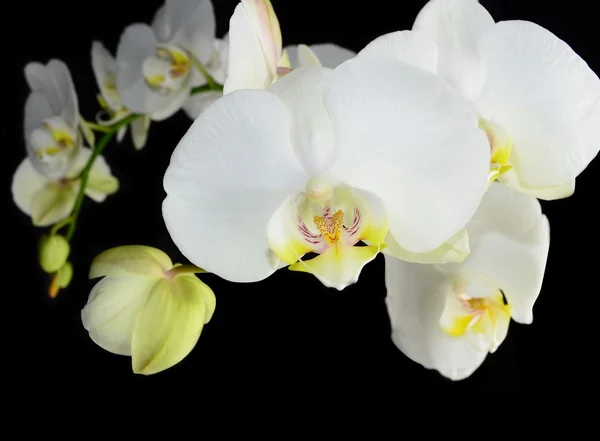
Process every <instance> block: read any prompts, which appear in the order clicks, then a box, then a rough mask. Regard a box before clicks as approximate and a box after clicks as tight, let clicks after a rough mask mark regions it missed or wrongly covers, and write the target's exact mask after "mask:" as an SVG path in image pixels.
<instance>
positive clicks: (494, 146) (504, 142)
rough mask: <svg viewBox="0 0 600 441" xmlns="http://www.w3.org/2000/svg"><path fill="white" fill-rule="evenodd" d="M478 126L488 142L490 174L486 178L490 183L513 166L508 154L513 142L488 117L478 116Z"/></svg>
mask: <svg viewBox="0 0 600 441" xmlns="http://www.w3.org/2000/svg"><path fill="white" fill-rule="evenodd" d="M479 128H480V129H481V130H483V131H484V132H485V134H486V135H487V137H488V140H489V142H490V149H491V155H492V156H491V159H490V174H489V177H488V180H489V182H490V183H492V182H493V181H495V180H496V179H498V178H499V177H500V176H502V175H503V174H504V173H506V172H507V171H509V170H511V169H512V167H513V166H512V164H511V162H510V154H511V152H512V147H513V142H512V139H511V138H510V136H509V135H508V133H506V131H505V130H504V129H503V128H502V127H500V126H499V125H498V124H496V123H495V122H494V121H492V120H490V119H485V118H479Z"/></svg>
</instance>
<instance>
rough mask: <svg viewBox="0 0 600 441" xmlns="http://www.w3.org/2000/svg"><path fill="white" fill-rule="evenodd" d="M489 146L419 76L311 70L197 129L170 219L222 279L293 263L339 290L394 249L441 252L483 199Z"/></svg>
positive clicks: (216, 112) (169, 204)
mask: <svg viewBox="0 0 600 441" xmlns="http://www.w3.org/2000/svg"><path fill="white" fill-rule="evenodd" d="M486 145H487V138H486V137H485V135H484V133H483V132H481V130H479V128H478V122H477V115H476V114H475V113H474V112H473V110H472V108H471V107H470V106H469V105H468V103H466V102H465V101H464V100H463V99H462V98H461V97H460V96H459V95H458V94H456V93H455V92H454V91H453V90H452V89H451V88H449V87H447V86H446V85H445V84H444V83H443V82H442V81H441V80H440V79H439V78H437V77H436V76H435V75H431V74H430V73H428V72H424V71H422V70H421V69H417V68H414V67H413V66H410V65H407V64H405V63H400V62H397V61H395V60H373V61H371V60H366V61H365V59H353V60H349V61H347V62H345V63H343V64H342V65H340V66H339V67H337V68H336V69H335V70H332V69H328V68H325V67H303V68H299V69H296V70H294V71H292V72H291V73H289V74H287V75H285V76H284V77H282V78H281V79H280V80H278V81H277V82H276V83H275V84H273V85H272V86H271V87H270V88H269V89H268V90H240V91H236V92H233V93H231V94H228V95H225V96H224V97H223V98H221V99H219V100H218V101H217V102H215V103H214V104H213V105H212V106H211V107H210V108H208V109H207V110H206V111H205V112H204V113H203V114H202V115H201V116H200V117H199V118H198V119H197V120H196V121H195V122H194V123H193V125H192V126H191V128H190V129H189V130H188V132H187V133H186V135H185V136H184V137H183V139H182V140H181V141H180V143H179V144H178V146H177V147H176V149H175V151H174V153H173V156H172V158H171V163H170V165H169V167H168V169H167V172H166V174H165V178H164V187H165V190H166V193H167V197H166V199H165V201H164V202H163V216H164V219H165V222H166V226H167V229H168V231H169V233H170V235H171V237H172V239H173V240H174V242H175V244H176V245H177V246H178V247H179V249H180V250H181V251H182V252H183V254H184V255H185V256H186V257H187V258H188V259H189V260H190V261H191V262H193V263H194V264H196V265H200V266H202V268H205V269H206V270H207V271H210V272H212V273H215V274H217V275H219V276H220V277H222V278H224V279H227V280H230V281H234V282H254V281H259V280H262V279H264V278H266V277H268V276H269V275H271V274H272V273H273V272H274V271H276V270H277V269H278V268H281V267H282V266H285V265H291V266H290V267H289V268H290V269H291V270H295V271H304V272H309V273H312V274H314V275H315V276H316V277H317V278H318V279H319V280H320V281H321V282H322V283H323V284H324V285H326V286H328V287H334V288H337V289H340V290H341V289H343V288H344V287H345V286H347V285H349V284H352V283H355V282H356V281H357V279H358V276H359V273H360V271H361V269H362V267H363V266H364V265H365V264H367V263H368V262H369V261H371V260H373V259H374V258H375V257H376V255H377V254H378V252H379V251H380V250H381V249H382V248H384V247H386V246H387V245H388V242H394V243H395V248H402V249H404V250H406V251H407V252H411V253H423V254H428V253H431V252H433V253H434V254H435V253H437V252H438V248H439V247H442V248H443V247H445V246H446V245H445V241H447V240H448V239H449V238H451V237H452V236H453V235H454V234H456V233H457V232H458V231H459V230H460V229H461V228H462V227H464V225H465V224H466V223H467V222H468V220H469V219H470V218H471V216H472V215H473V214H474V213H475V211H476V209H477V206H478V204H479V202H480V200H481V198H482V196H483V194H484V193H485V191H486V189H487V170H486V169H485V167H484V166H485V165H486V164H488V163H489V151H487V149H486V148H485V146H486ZM360 242H362V243H363V244H364V245H365V246H355V245H358V244H359V243H360ZM390 248H392V247H390ZM311 253H316V254H318V256H317V257H315V258H313V259H310V260H309V259H308V257H309V256H306V258H303V256H305V255H307V254H311Z"/></svg>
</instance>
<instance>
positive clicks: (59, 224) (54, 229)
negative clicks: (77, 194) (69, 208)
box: [50, 216, 73, 236]
mask: <svg viewBox="0 0 600 441" xmlns="http://www.w3.org/2000/svg"><path fill="white" fill-rule="evenodd" d="M71 222H73V216H69V217H67V218H66V219H63V220H61V221H60V222H57V223H56V224H55V225H54V226H53V227H52V229H51V230H50V235H51V236H54V235H55V234H56V233H58V230H60V229H61V228H63V227H65V226H67V225H68V224H70V223H71Z"/></svg>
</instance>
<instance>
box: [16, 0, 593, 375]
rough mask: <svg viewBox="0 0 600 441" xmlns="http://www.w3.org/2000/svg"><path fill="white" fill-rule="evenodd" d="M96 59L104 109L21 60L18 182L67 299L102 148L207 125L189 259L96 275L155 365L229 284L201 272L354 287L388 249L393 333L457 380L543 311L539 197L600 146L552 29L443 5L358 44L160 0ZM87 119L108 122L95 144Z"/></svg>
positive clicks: (131, 337)
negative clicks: (172, 120) (298, 35)
mask: <svg viewBox="0 0 600 441" xmlns="http://www.w3.org/2000/svg"><path fill="white" fill-rule="evenodd" d="M92 65H93V69H94V73H95V75H96V79H97V81H98V86H99V89H100V95H99V97H98V101H99V102H100V104H101V106H102V112H101V113H100V114H99V115H98V117H97V120H96V122H94V123H90V122H88V121H86V120H84V119H83V118H82V117H81V116H80V115H79V113H78V109H77V96H76V94H75V91H74V88H73V83H72V80H71V77H70V74H69V71H68V69H67V67H66V66H65V65H64V64H63V63H61V62H60V61H57V60H52V61H50V63H48V65H47V66H43V65H40V64H30V65H28V66H27V67H26V69H25V74H26V77H27V81H28V83H29V85H30V87H31V95H30V97H29V98H28V100H27V104H26V110H25V137H26V144H27V153H28V157H27V159H26V160H25V161H24V162H23V163H22V164H21V166H20V167H19V169H18V170H17V173H16V174H15V178H14V181H13V195H14V198H15V202H16V204H17V205H18V206H19V208H20V209H21V210H22V211H24V212H25V213H27V214H29V215H30V216H31V217H32V219H33V223H34V224H35V225H38V226H50V225H53V227H52V230H51V232H50V234H49V235H45V236H44V238H43V240H42V242H41V246H40V262H41V263H42V262H43V263H42V267H43V268H44V270H45V271H47V272H49V273H51V274H53V285H51V292H53V293H55V292H57V290H58V287H64V286H66V285H67V284H68V279H70V274H71V273H72V268H71V266H70V263H69V262H68V261H67V260H68V254H69V241H70V240H71V238H72V235H73V231H74V230H73V229H74V226H75V225H76V220H77V216H78V214H79V210H80V208H81V201H82V199H83V196H84V195H85V194H87V195H88V196H90V197H91V198H93V199H95V200H96V201H102V200H103V199H104V198H105V197H106V196H107V195H109V194H111V193H114V192H115V191H117V189H118V181H117V180H116V178H114V177H113V176H112V175H111V174H110V169H109V167H108V165H107V164H106V163H105V162H104V160H103V159H102V158H101V156H100V153H101V152H102V150H103V148H104V147H105V145H106V144H107V142H108V141H109V140H110V139H111V137H112V136H113V135H116V136H117V139H118V140H121V139H123V136H124V134H125V131H126V130H127V128H128V127H129V128H130V130H131V136H132V139H133V143H134V145H135V146H136V147H137V148H142V147H143V146H144V144H145V143H146V138H147V134H148V128H149V125H150V122H151V121H161V120H163V119H165V118H168V117H170V116H172V115H173V114H174V113H175V112H177V111H178V110H179V109H184V110H185V112H186V113H187V114H188V115H189V116H190V117H191V118H192V119H194V122H193V124H192V125H191V127H190V128H189V130H188V131H187V133H186V134H185V135H184V136H183V138H182V139H181V140H180V142H179V143H178V145H177V147H176V148H175V151H174V153H173V156H172V158H171V162H170V164H169V167H168V169H167V171H166V174H165V176H164V188H165V191H166V193H167V196H166V199H165V200H164V202H163V213H162V214H163V217H164V220H165V223H166V226H167V229H168V231H169V234H170V236H171V238H172V239H173V241H174V243H175V245H176V246H177V247H178V248H179V250H180V251H181V252H182V253H183V255H184V256H185V257H186V258H187V259H189V260H190V262H192V265H173V264H172V262H171V260H170V259H169V258H168V256H166V255H165V254H164V253H162V252H161V251H160V250H156V249H153V248H149V247H141V246H126V247H118V248H115V249H112V250H108V251H106V252H105V253H102V254H101V255H100V256H98V257H97V258H96V260H95V261H94V263H93V265H92V269H91V272H90V277H91V278H97V277H104V278H103V279H102V280H101V281H100V282H98V283H97V284H96V285H95V286H94V288H93V290H92V293H91V294H90V297H89V301H88V304H87V306H86V307H85V308H84V310H83V312H82V318H83V323H84V326H85V328H86V329H87V330H88V331H89V333H90V337H91V338H92V339H93V340H94V341H95V342H96V343H97V344H98V345H100V346H101V347H103V348H105V349H106V350H108V351H111V352H113V353H117V354H123V355H130V356H131V357H132V365H133V370H134V371H135V372H138V373H143V374H152V373H155V372H159V371H161V370H164V369H166V368H169V367H170V366H173V365H174V364H176V363H178V362H179V361H181V360H182V359H183V358H184V357H185V356H186V355H187V354H188V353H189V352H190V351H191V349H192V348H193V347H194V345H195V344H196V341H197V340H198V337H199V336H200V332H201V330H202V327H203V325H204V324H205V323H207V322H208V320H210V318H211V316H212V313H213V311H214V308H215V296H214V294H213V292H212V291H211V290H210V288H208V287H207V286H206V285H205V284H204V283H203V282H201V281H200V280H199V279H198V278H197V277H196V276H195V275H194V273H201V272H210V273H213V274H216V275H217V276H220V277H221V278H223V279H225V280H228V281H231V282H238V283H249V282H258V281H260V280H263V279H265V278H267V277H269V276H270V275H272V274H273V273H274V272H276V271H279V270H281V269H282V268H286V267H287V268H288V269H289V270H292V271H295V272H303V273H308V274H311V275H312V276H314V277H316V278H317V279H318V280H319V281H320V282H321V283H322V284H323V285H325V286H327V287H330V288H334V289H338V290H343V289H344V288H346V287H347V286H349V285H351V284H354V283H356V282H357V281H358V279H359V277H360V273H361V270H362V268H363V267H364V266H365V265H367V264H368V263H369V262H371V261H372V260H374V259H375V258H376V257H377V255H378V254H379V253H382V254H383V255H384V257H385V265H386V271H385V278H386V286H387V300H386V304H387V308H388V312H389V316H390V319H391V322H392V339H393V341H394V343H395V344H396V346H397V347H398V348H399V349H400V350H401V351H402V352H404V353H405V354H406V355H407V356H408V357H410V358H411V359H412V360H414V361H415V362H417V363H419V364H421V365H423V366H425V367H426V368H429V369H435V370H437V371H439V372H440V373H441V374H442V375H444V376H446V377H448V378H450V379H453V380H461V379H464V378H466V377H468V376H470V375H471V374H472V373H473V372H474V371H475V370H476V369H477V368H478V367H479V366H480V365H481V363H483V361H484V360H485V358H486V356H487V354H488V353H493V352H494V351H495V350H496V349H497V348H498V347H499V345H500V344H501V343H502V342H503V340H504V339H505V337H506V335H507V333H508V329H509V324H510V322H511V319H512V320H514V321H515V322H517V323H521V324H529V323H531V322H532V320H533V306H534V303H535V301H536V299H537V297H538V295H539V293H540V291H541V286H542V281H543V277H544V272H545V267H546V260H547V256H548V250H549V245H550V228H549V222H548V219H547V218H546V216H544V215H543V214H542V210H541V206H540V202H539V199H542V200H555V199H562V198H566V197H568V196H570V195H572V194H573V192H574V191H575V179H576V178H577V176H578V175H579V174H580V173H581V172H582V171H583V170H584V169H585V168H586V167H587V166H588V164H589V163H590V162H591V161H592V160H593V159H594V157H595V156H596V155H597V154H598V151H599V150H600V141H598V140H599V139H600V137H599V136H598V134H599V131H600V79H599V78H598V76H597V75H596V74H595V73H594V72H593V71H592V70H591V69H590V68H589V67H588V65H587V64H586V63H585V62H584V61H583V60H582V59H581V58H580V57H579V56H578V55H577V54H576V53H575V52H574V51H573V49H571V48H570V47H569V46H568V45H567V44H566V43H565V42H563V41H562V40H560V39H559V38H558V37H556V36H555V35H553V34H552V33H551V32H549V31H548V30H546V29H544V28H542V27H540V26H538V25H536V24H534V23H531V22H527V21H521V20H518V21H516V20H515V21H504V22H495V21H494V19H493V18H492V17H491V16H490V14H489V13H488V11H487V10H486V9H485V8H484V7H483V6H482V5H481V4H480V3H479V2H478V1H477V0H430V1H429V2H428V3H427V4H426V5H425V7H424V8H423V9H422V10H421V12H420V13H419V14H418V16H417V18H416V20H415V22H414V25H413V27H412V29H411V30H402V31H397V32H393V33H390V34H386V35H383V36H381V37H379V38H377V39H375V40H374V41H372V42H371V43H369V44H368V45H367V46H366V47H364V48H362V50H360V51H359V52H358V53H355V52H352V51H350V50H348V49H344V48H340V47H338V46H336V45H333V44H319V45H314V46H310V47H309V46H307V45H298V46H284V45H283V42H282V35H281V30H280V26H279V22H278V19H277V16H276V14H275V11H274V10H273V7H272V5H271V3H270V1H269V0H241V2H240V3H239V4H238V5H237V7H236V9H235V11H234V13H233V16H232V17H231V20H230V27H229V32H228V34H227V35H226V36H225V37H224V38H223V39H217V38H216V37H215V24H214V17H213V11H212V5H211V3H210V2H209V1H207V0H180V1H175V0H171V1H170V0H166V2H165V4H164V6H163V7H162V8H161V9H160V10H159V11H158V12H157V14H156V16H155V19H154V22H153V23H152V26H148V25H145V24H134V25H131V26H130V27H128V28H127V29H126V30H125V31H124V33H123V35H122V37H121V41H120V43H119V47H118V49H117V54H116V59H114V58H113V57H112V56H111V55H110V53H109V52H108V51H107V50H106V49H105V48H104V47H103V46H102V45H101V44H100V43H98V42H95V43H94V44H93V46H92ZM93 131H99V132H105V134H104V137H103V138H102V139H101V140H100V141H99V142H98V143H97V144H94V134H93ZM84 140H85V142H87V143H88V144H90V147H91V149H89V148H87V147H84V145H83V144H84ZM63 227H68V228H69V230H68V232H67V235H66V237H62V236H59V234H58V231H59V230H60V229H61V228H63ZM57 236H58V237H57ZM65 268H66V269H65ZM67 276H68V277H67Z"/></svg>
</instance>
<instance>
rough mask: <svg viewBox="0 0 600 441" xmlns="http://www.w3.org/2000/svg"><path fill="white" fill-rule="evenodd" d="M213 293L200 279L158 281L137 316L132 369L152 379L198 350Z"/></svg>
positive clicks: (132, 351)
mask: <svg viewBox="0 0 600 441" xmlns="http://www.w3.org/2000/svg"><path fill="white" fill-rule="evenodd" d="M210 294H212V290H210V288H209V287H208V286H206V285H205V284H204V283H202V282H201V281H200V280H199V279H195V280H194V279H192V278H190V277H176V278H175V279H173V280H166V279H165V280H159V281H158V282H157V283H156V285H154V287H153V289H152V291H151V292H150V296H149V297H148V300H147V301H146V303H145V304H144V306H143V308H142V310H141V311H140V314H139V316H138V319H137V322H136V325H135V328H134V330H133V337H132V342H131V355H132V360H131V363H132V368H133V371H134V372H135V373H137V374H142V375H151V374H155V373H158V372H161V371H164V370H165V369H168V368H170V367H172V366H174V365H176V364H177V363H179V362H180V361H181V360H183V359H184V358H185V357H186V356H187V355H188V354H189V353H190V352H191V350H192V349H193V348H194V346H196V343H197V342H198V339H199V338H200V333H201V332H202V328H203V327H204V323H205V321H206V317H207V314H206V312H207V306H206V305H207V303H206V297H207V296H209V295H210Z"/></svg>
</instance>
